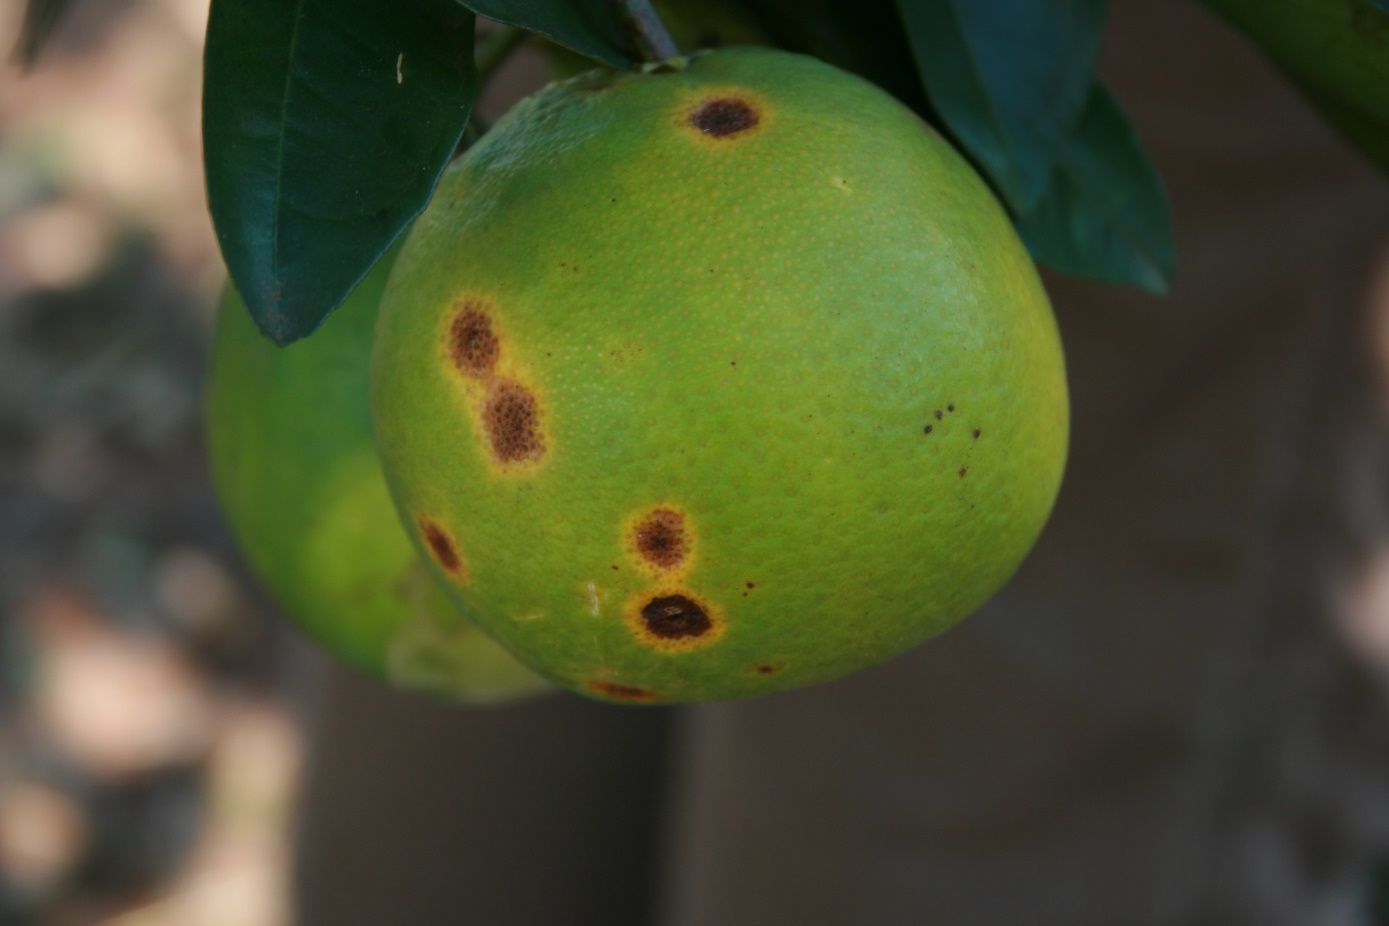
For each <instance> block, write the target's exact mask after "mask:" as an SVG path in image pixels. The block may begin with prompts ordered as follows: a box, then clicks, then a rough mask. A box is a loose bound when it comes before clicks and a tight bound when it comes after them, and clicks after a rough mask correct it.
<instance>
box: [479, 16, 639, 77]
mask: <svg viewBox="0 0 1389 926" xmlns="http://www.w3.org/2000/svg"><path fill="white" fill-rule="evenodd" d="M458 2H459V3H461V4H463V5H464V6H466V7H467V8H468V9H470V10H472V11H473V12H474V13H477V14H479V15H481V16H486V17H488V18H489V19H495V20H496V21H497V22H500V23H506V24H507V25H508V26H519V27H520V28H522V29H526V30H528V31H530V32H538V33H540V34H541V35H543V36H545V37H546V38H548V39H550V40H551V41H554V42H557V43H558V44H560V45H563V46H564V47H565V48H569V49H572V50H573V51H576V52H578V53H579V54H581V55H587V56H588V57H590V58H592V59H594V60H595V61H601V62H603V63H604V64H607V65H610V66H612V67H615V68H625V67H629V66H631V65H632V64H633V63H635V61H636V60H637V56H636V53H635V51H634V50H633V45H632V41H631V38H630V36H629V35H628V34H627V31H626V29H625V28H624V26H623V24H622V17H621V16H620V15H619V14H618V12H617V7H616V4H615V3H612V2H609V0H458Z"/></svg>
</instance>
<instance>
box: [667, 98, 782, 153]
mask: <svg viewBox="0 0 1389 926" xmlns="http://www.w3.org/2000/svg"><path fill="white" fill-rule="evenodd" d="M766 118H767V107H766V106H765V105H763V104H762V102H761V101H759V100H757V99H755V98H753V97H752V96H751V95H749V94H747V93H745V92H742V91H739V90H729V91H724V92H718V93H713V94H709V95H707V96H703V97H701V98H700V99H698V100H696V101H695V102H694V104H693V105H692V106H690V107H689V109H688V110H687V111H686V113H685V120H684V121H685V124H686V125H687V126H688V127H689V128H691V129H693V130H694V131H695V132H697V133H698V134H699V135H700V136H701V137H704V138H708V139H711V140H714V141H731V140H735V139H740V138H744V137H746V136H748V135H750V134H752V133H754V132H755V131H757V130H758V129H760V128H761V127H762V126H763V125H764V123H765V122H766Z"/></svg>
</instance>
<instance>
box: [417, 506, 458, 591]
mask: <svg viewBox="0 0 1389 926" xmlns="http://www.w3.org/2000/svg"><path fill="white" fill-rule="evenodd" d="M419 523H420V536H422V537H423V538H424V543H425V546H427V547H429V552H430V554H431V555H432V556H433V557H434V559H435V561H436V562H438V564H439V565H440V566H441V567H443V570H444V571H445V572H447V573H448V574H449V575H452V576H455V577H461V576H462V575H463V557H462V556H461V555H459V553H458V546H457V544H455V543H454V542H453V538H452V537H451V536H449V532H448V531H446V530H444V529H443V528H442V527H440V526H439V524H437V523H436V522H435V521H433V520H431V519H430V518H420V522H419Z"/></svg>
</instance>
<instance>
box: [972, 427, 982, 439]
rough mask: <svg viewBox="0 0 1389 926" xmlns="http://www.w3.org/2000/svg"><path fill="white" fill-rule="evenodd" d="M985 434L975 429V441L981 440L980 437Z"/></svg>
mask: <svg viewBox="0 0 1389 926" xmlns="http://www.w3.org/2000/svg"><path fill="white" fill-rule="evenodd" d="M983 433H984V432H983V431H981V430H980V429H978V428H975V429H974V439H975V440H978V439H979V435H980V434H983Z"/></svg>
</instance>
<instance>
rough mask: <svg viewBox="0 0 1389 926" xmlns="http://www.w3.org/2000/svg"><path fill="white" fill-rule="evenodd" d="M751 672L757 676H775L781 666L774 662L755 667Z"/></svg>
mask: <svg viewBox="0 0 1389 926" xmlns="http://www.w3.org/2000/svg"><path fill="white" fill-rule="evenodd" d="M753 671H754V672H756V673H757V674H758V675H775V674H776V673H778V672H780V671H781V666H779V665H777V664H776V663H774V662H764V663H762V665H760V666H755V667H754V668H753Z"/></svg>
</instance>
